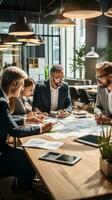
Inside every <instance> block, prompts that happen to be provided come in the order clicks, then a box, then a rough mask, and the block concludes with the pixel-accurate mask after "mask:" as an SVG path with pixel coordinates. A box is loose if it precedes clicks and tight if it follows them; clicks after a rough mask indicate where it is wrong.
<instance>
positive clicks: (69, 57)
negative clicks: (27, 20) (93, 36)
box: [0, 20, 85, 78]
mask: <svg viewBox="0 0 112 200" xmlns="http://www.w3.org/2000/svg"><path fill="white" fill-rule="evenodd" d="M10 24H11V23H0V32H1V33H8V29H9V26H10ZM76 24H77V25H76V27H70V28H69V27H67V28H52V27H50V26H49V25H46V24H44V25H43V24H32V25H33V29H34V32H35V33H37V34H39V35H41V36H42V38H43V39H44V41H45V43H44V56H45V66H47V65H48V66H49V69H50V67H51V66H52V65H54V64H62V65H63V67H64V69H65V76H66V77H67V78H74V75H73V71H72V67H71V66H72V64H73V50H74V49H73V48H77V47H78V46H80V44H84V42H85V21H84V20H76ZM30 49H31V50H30V51H29V52H28V53H27V58H26V59H28V57H33V56H34V57H38V55H36V52H37V49H36V47H35V46H33V47H31V48H30ZM20 51H21V49H20ZM30 52H34V54H35V55H32V54H33V53H32V54H31V53H30ZM30 54H31V55H30ZM20 55H21V52H20ZM0 57H3V59H2V61H3V62H2V63H1V65H2V66H4V65H5V64H6V62H9V63H7V64H11V63H13V62H14V61H16V62H21V58H20V57H18V56H15V57H14V55H13V51H11V52H10V53H9V51H8V52H2V54H0ZM14 58H15V59H14ZM26 63H27V62H26ZM83 77H84V70H83ZM76 78H79V71H78V70H77V72H76Z"/></svg>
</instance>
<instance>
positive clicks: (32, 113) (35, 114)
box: [27, 111, 37, 119]
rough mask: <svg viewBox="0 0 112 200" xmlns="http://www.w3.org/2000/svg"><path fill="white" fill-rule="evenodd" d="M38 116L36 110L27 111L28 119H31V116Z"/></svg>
mask: <svg viewBox="0 0 112 200" xmlns="http://www.w3.org/2000/svg"><path fill="white" fill-rule="evenodd" d="M36 116H37V113H36V112H33V111H31V112H29V113H27V119H30V118H32V117H36Z"/></svg>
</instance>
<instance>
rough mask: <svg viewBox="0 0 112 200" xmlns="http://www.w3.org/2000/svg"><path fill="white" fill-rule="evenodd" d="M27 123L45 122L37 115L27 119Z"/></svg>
mask: <svg viewBox="0 0 112 200" xmlns="http://www.w3.org/2000/svg"><path fill="white" fill-rule="evenodd" d="M26 123H43V119H39V118H37V117H31V118H27V119H26Z"/></svg>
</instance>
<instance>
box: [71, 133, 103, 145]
mask: <svg viewBox="0 0 112 200" xmlns="http://www.w3.org/2000/svg"><path fill="white" fill-rule="evenodd" d="M100 139H101V136H98V135H92V134H88V135H85V136H82V137H79V138H76V139H75V141H76V142H81V143H83V144H87V145H90V146H94V147H99V140H100Z"/></svg>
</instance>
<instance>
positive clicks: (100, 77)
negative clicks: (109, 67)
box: [95, 74, 108, 81]
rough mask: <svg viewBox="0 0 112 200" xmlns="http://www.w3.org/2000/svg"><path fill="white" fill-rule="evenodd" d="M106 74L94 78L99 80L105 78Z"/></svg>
mask: <svg viewBox="0 0 112 200" xmlns="http://www.w3.org/2000/svg"><path fill="white" fill-rule="evenodd" d="M107 75H108V74H103V75H102V76H95V78H96V80H98V81H101V80H104V79H105V76H107Z"/></svg>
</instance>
